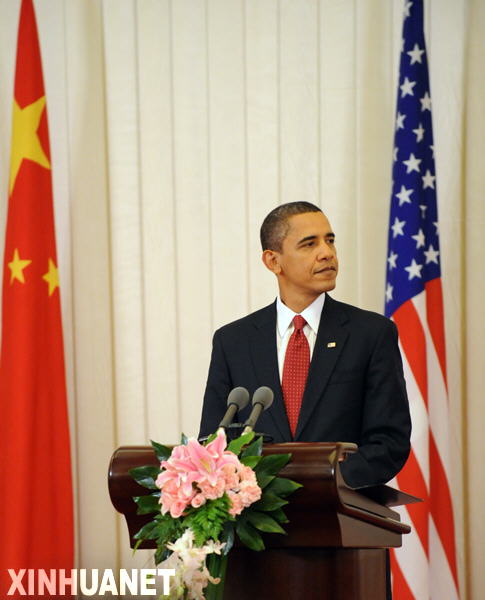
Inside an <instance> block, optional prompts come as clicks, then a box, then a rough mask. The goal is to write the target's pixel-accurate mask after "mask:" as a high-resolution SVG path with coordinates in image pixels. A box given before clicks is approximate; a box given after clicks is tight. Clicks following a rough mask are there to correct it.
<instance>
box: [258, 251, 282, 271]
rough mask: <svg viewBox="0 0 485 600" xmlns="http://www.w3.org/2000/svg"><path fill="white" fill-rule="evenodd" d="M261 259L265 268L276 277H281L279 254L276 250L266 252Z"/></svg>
mask: <svg viewBox="0 0 485 600" xmlns="http://www.w3.org/2000/svg"><path fill="white" fill-rule="evenodd" d="M261 259H262V261H263V263H264V266H265V267H266V268H267V269H269V270H270V271H271V272H272V273H274V274H275V275H279V274H280V273H281V265H280V253H279V252H275V251H274V250H265V251H264V252H263V255H262V256H261Z"/></svg>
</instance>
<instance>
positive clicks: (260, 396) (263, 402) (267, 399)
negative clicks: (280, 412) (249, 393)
mask: <svg viewBox="0 0 485 600" xmlns="http://www.w3.org/2000/svg"><path fill="white" fill-rule="evenodd" d="M273 396H274V394H273V390H271V389H270V388H269V387H266V386H262V387H260V388H258V389H257V390H256V391H255V392H254V394H253V409H252V411H251V414H250V415H249V417H248V420H247V421H246V423H244V431H243V433H248V432H250V431H253V429H254V427H255V425H256V421H257V420H258V419H259V417H260V415H261V413H262V412H263V410H266V409H267V408H269V407H270V406H271V405H272V404H273Z"/></svg>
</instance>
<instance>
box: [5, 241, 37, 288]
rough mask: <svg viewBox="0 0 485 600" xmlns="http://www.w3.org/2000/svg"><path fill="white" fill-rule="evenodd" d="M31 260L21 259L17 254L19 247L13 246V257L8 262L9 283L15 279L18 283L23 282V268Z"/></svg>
mask: <svg viewBox="0 0 485 600" xmlns="http://www.w3.org/2000/svg"><path fill="white" fill-rule="evenodd" d="M31 262H32V261H31V260H22V259H21V258H20V256H19V249H18V248H15V250H14V252H13V258H12V260H11V261H10V262H9V263H8V268H9V269H10V285H12V283H13V282H14V281H15V280H17V281H20V283H25V278H24V269H25V267H26V266H27V265H30V263H31Z"/></svg>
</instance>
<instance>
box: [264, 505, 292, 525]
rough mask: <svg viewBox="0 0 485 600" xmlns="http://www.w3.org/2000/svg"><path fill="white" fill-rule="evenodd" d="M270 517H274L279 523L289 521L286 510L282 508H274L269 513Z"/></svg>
mask: <svg viewBox="0 0 485 600" xmlns="http://www.w3.org/2000/svg"><path fill="white" fill-rule="evenodd" d="M267 514H268V515H269V516H270V517H273V519H275V520H276V521H278V523H289V522H290V521H289V520H288V517H287V516H286V515H285V511H284V510H283V509H281V508H277V509H276V510H272V511H271V512H268V513H267Z"/></svg>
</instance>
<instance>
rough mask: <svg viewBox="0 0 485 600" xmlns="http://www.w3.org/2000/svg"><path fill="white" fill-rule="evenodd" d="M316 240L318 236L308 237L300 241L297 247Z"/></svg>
mask: <svg viewBox="0 0 485 600" xmlns="http://www.w3.org/2000/svg"><path fill="white" fill-rule="evenodd" d="M315 239H317V236H316V235H307V236H306V237H304V238H302V239H301V240H299V241H298V242H297V245H300V244H304V243H305V242H309V241H310V240H315Z"/></svg>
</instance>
